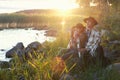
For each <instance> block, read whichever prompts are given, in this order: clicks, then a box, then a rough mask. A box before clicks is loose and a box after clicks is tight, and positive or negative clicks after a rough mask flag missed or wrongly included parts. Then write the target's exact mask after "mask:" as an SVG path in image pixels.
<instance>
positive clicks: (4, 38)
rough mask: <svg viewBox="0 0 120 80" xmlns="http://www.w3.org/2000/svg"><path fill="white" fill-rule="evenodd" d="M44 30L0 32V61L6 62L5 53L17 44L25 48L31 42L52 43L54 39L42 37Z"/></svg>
mask: <svg viewBox="0 0 120 80" xmlns="http://www.w3.org/2000/svg"><path fill="white" fill-rule="evenodd" d="M44 34H45V30H32V29H28V30H25V29H4V30H2V31H0V50H1V51H0V61H1V60H2V61H3V60H4V61H8V60H9V59H8V58H5V53H6V52H7V51H8V50H9V49H11V48H12V47H14V46H15V45H16V44H17V43H18V42H23V44H24V46H25V47H26V46H27V45H28V44H30V43H31V42H33V41H39V42H40V43H43V42H44V41H46V40H47V41H53V40H55V38H53V37H46V36H44Z"/></svg>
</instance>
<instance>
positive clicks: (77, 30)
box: [73, 28, 79, 38]
mask: <svg viewBox="0 0 120 80" xmlns="http://www.w3.org/2000/svg"><path fill="white" fill-rule="evenodd" d="M73 37H74V38H77V37H79V29H77V28H75V29H74V32H73Z"/></svg>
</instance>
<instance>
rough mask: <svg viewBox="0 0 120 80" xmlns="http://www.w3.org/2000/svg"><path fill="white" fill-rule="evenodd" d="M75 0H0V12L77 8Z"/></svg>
mask: <svg viewBox="0 0 120 80" xmlns="http://www.w3.org/2000/svg"><path fill="white" fill-rule="evenodd" d="M78 6H79V5H78V4H76V3H75V0H0V13H11V12H16V11H20V10H27V9H61V10H67V9H72V8H77V7H78Z"/></svg>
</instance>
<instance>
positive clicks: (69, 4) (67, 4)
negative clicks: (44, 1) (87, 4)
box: [52, 0, 79, 11]
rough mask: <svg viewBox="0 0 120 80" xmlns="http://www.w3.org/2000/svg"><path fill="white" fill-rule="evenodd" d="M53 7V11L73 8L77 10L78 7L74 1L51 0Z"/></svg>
mask: <svg viewBox="0 0 120 80" xmlns="http://www.w3.org/2000/svg"><path fill="white" fill-rule="evenodd" d="M52 1H53V4H52V5H54V7H53V8H54V9H59V10H63V11H66V10H70V9H73V8H78V7H79V5H78V4H77V3H76V2H75V0H52Z"/></svg>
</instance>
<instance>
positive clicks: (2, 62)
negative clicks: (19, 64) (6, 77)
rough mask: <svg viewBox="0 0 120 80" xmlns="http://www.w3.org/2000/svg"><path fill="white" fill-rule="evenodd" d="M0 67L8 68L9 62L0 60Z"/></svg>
mask: <svg viewBox="0 0 120 80" xmlns="http://www.w3.org/2000/svg"><path fill="white" fill-rule="evenodd" d="M0 68H1V69H4V68H10V63H9V62H7V61H0Z"/></svg>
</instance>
